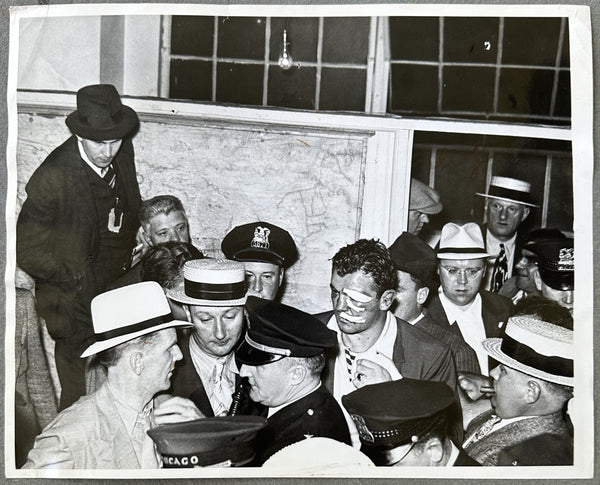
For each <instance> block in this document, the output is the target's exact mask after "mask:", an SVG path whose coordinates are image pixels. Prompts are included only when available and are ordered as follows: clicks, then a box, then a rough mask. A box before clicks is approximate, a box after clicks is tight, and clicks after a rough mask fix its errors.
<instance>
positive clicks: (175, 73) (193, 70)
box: [169, 60, 212, 101]
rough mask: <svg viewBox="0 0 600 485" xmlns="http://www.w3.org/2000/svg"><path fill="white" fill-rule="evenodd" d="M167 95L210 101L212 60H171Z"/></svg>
mask: <svg viewBox="0 0 600 485" xmlns="http://www.w3.org/2000/svg"><path fill="white" fill-rule="evenodd" d="M169 97H170V98H178V99H195V100H198V101H212V99H211V98H212V62H206V61H182V60H172V61H171V73H170V85H169Z"/></svg>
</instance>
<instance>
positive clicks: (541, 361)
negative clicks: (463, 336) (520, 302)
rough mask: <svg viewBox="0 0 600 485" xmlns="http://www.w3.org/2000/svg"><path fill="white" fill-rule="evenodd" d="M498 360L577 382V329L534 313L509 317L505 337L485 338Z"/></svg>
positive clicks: (568, 383)
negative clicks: (575, 356)
mask: <svg viewBox="0 0 600 485" xmlns="http://www.w3.org/2000/svg"><path fill="white" fill-rule="evenodd" d="M483 348H484V349H485V351H486V352H487V353H488V354H489V355H490V356H491V357H493V358H494V359H496V360H497V361H498V362H500V363H502V364H505V365H507V366H508V367H511V368H513V369H516V370H518V371H521V372H523V373H525V374H528V375H530V376H533V377H537V378H539V379H543V380H545V381H549V382H554V383H555V384H562V385H564V386H573V383H574V379H573V356H574V347H573V331H572V330H569V329H567V328H563V327H559V326H558V325H554V324H552V323H548V322H544V321H543V320H539V319H536V318H533V317H530V316H515V317H511V318H509V319H508V323H507V324H506V330H505V333H504V336H503V337H502V338H488V339H485V340H484V341H483Z"/></svg>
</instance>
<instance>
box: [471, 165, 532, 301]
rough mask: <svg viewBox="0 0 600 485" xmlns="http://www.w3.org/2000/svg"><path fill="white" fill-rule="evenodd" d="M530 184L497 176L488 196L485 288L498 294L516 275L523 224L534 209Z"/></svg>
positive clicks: (492, 181) (491, 184)
mask: <svg viewBox="0 0 600 485" xmlns="http://www.w3.org/2000/svg"><path fill="white" fill-rule="evenodd" d="M530 192H531V184H530V183H529V182H525V181H524V180H519V179H515V178H512V177H502V176H494V177H492V180H491V182H490V186H489V188H488V191H487V193H485V194H482V193H477V195H480V196H482V197H485V198H486V199H488V200H487V211H486V219H487V224H486V225H484V226H482V227H481V230H482V233H483V234H484V237H485V248H486V250H487V252H488V253H489V254H490V256H491V258H490V259H489V261H488V264H489V266H490V268H489V271H488V275H487V279H486V282H485V288H486V289H488V290H490V291H492V292H497V291H499V290H500V288H501V287H502V285H503V284H504V282H505V281H506V280H507V279H508V278H510V277H511V276H512V275H513V272H514V267H515V265H516V263H517V261H518V260H519V254H520V252H521V247H522V245H523V241H522V240H521V239H520V238H519V237H518V229H519V226H520V225H521V223H522V222H523V221H524V220H525V219H527V216H528V215H529V212H530V210H531V208H532V207H536V205H535V204H533V203H532V201H531V196H530Z"/></svg>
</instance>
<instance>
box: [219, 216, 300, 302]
mask: <svg viewBox="0 0 600 485" xmlns="http://www.w3.org/2000/svg"><path fill="white" fill-rule="evenodd" d="M221 250H222V251H223V254H224V255H225V257H226V258H227V259H233V260H235V261H241V262H242V263H244V267H245V269H246V283H247V285H248V295H253V296H257V297H259V298H265V299H267V300H275V299H277V297H278V293H279V292H280V289H281V287H282V285H283V282H284V276H285V270H286V269H287V268H289V267H290V266H292V265H293V264H294V263H295V262H296V260H297V259H298V250H297V249H296V243H294V239H293V238H292V236H291V235H290V233H289V232H288V231H286V230H285V229H282V228H281V227H279V226H276V225H275V224H271V223H269V222H264V221H257V222H251V223H249V224H244V225H241V226H236V227H234V228H233V229H232V230H231V231H229V233H228V234H227V235H226V236H225V238H224V239H223V242H222V243H221Z"/></svg>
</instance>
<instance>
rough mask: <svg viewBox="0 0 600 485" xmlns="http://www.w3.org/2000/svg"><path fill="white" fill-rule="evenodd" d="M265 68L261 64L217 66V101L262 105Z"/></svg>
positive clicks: (223, 63)
mask: <svg viewBox="0 0 600 485" xmlns="http://www.w3.org/2000/svg"><path fill="white" fill-rule="evenodd" d="M263 69H264V68H263V66H262V65H261V64H233V63H230V62H219V63H218V65H217V101H219V102H223V103H239V104H251V105H262V92H263V89H262V88H263Z"/></svg>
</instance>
